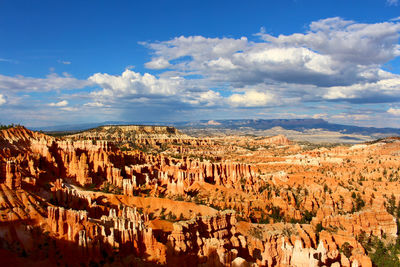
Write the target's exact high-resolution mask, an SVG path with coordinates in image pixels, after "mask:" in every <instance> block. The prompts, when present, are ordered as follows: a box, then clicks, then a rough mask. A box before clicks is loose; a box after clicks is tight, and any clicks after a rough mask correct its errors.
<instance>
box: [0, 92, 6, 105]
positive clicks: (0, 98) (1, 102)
mask: <svg viewBox="0 0 400 267" xmlns="http://www.w3.org/2000/svg"><path fill="white" fill-rule="evenodd" d="M6 102H7V101H6V98H5V97H4V95H2V94H0V106H1V105H4V104H5V103H6Z"/></svg>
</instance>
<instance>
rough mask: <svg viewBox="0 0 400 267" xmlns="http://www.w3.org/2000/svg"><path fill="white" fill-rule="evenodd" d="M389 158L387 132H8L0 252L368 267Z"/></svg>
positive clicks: (51, 260)
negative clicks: (335, 140) (330, 135)
mask: <svg viewBox="0 0 400 267" xmlns="http://www.w3.org/2000/svg"><path fill="white" fill-rule="evenodd" d="M399 159H400V142H399V140H398V139H396V138H388V139H384V140H380V141H378V142H372V143H368V144H363V145H356V146H339V145H333V146H325V147H321V146H314V145H310V144H299V143H296V142H293V141H290V140H288V139H287V138H286V137H285V136H282V135H278V136H273V137H261V138H260V137H252V136H224V137H221V136H217V137H207V138H194V137H190V136H187V135H184V134H182V133H180V132H179V131H177V130H176V129H174V128H171V127H157V126H107V127H100V128H98V129H97V130H96V129H94V130H90V131H88V132H82V133H79V134H74V135H70V136H66V137H61V138H55V137H51V136H48V135H45V134H42V133H38V132H32V131H30V130H28V129H25V128H23V127H15V128H10V129H7V130H2V131H0V207H1V209H0V241H1V242H0V246H1V247H0V252H1V253H3V254H4V255H5V256H7V259H8V260H9V261H12V262H14V263H15V264H17V265H18V264H23V263H26V264H28V265H32V266H36V265H44V264H45V265H65V264H68V265H71V266H72V265H85V266H89V265H95V264H97V265H102V264H103V265H104V264H109V265H117V266H126V265H129V264H132V265H134V266H136V265H138V266H141V265H145V266H147V265H149V266H151V265H157V264H159V265H160V264H161V265H167V266H372V264H373V262H372V260H371V259H373V260H376V259H377V258H376V257H377V255H374V254H373V253H374V251H376V248H377V246H378V245H380V246H386V244H393V243H394V242H395V241H396V239H397V232H398V229H397V220H398V216H399V215H400V212H399V210H400V207H399V200H400V185H399V183H398V180H399V178H400V177H399V170H400V163H399V162H400V160H399ZM379 241H383V242H382V243H379ZM372 256H373V257H372ZM381 257H383V256H382V255H381ZM146 264H147V265H146Z"/></svg>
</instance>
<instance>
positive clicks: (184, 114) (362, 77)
mask: <svg viewBox="0 0 400 267" xmlns="http://www.w3.org/2000/svg"><path fill="white" fill-rule="evenodd" d="M399 16H400V3H398V1H396V0H390V1H385V0H380V1H378V0H376V1H365V0H364V1H355V0H353V1H348V0H347V1H342V0H332V1H331V0H324V1H321V0H315V1H305V0H303V1H302V0H283V1H235V0H231V1H204V0H203V1H161V0H160V1H18V0H14V1H0V112H1V115H0V123H11V122H14V123H22V124H24V125H27V126H49V125H59V124H67V123H86V122H102V121H108V120H113V121H136V122H145V121H155V122H157V121H159V122H168V121H183V120H198V119H232V118H265V119H271V118H323V119H326V120H328V121H330V122H336V123H346V124H355V125H363V126H377V127H386V126H390V127H400V59H399V56H400V46H399V33H400V17H399Z"/></svg>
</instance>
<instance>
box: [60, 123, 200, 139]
mask: <svg viewBox="0 0 400 267" xmlns="http://www.w3.org/2000/svg"><path fill="white" fill-rule="evenodd" d="M66 138H69V139H74V140H82V139H95V140H113V141H135V140H140V139H160V140H163V139H193V138H192V137H190V136H188V135H185V134H182V133H181V132H179V131H178V130H177V129H176V128H174V127H169V126H146V125H106V126H100V127H97V128H94V129H90V130H87V131H84V132H81V133H77V134H73V135H69V136H67V137H66Z"/></svg>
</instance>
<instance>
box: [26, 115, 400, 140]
mask: <svg viewBox="0 0 400 267" xmlns="http://www.w3.org/2000/svg"><path fill="white" fill-rule="evenodd" d="M102 125H160V126H174V127H176V128H178V129H181V130H182V131H183V132H184V133H186V134H188V135H192V136H205V135H237V134H240V135H242V134H243V135H257V136H272V135H277V134H283V135H285V136H287V137H288V138H290V139H291V140H297V141H310V142H316V143H323V142H335V143H337V142H338V143H360V142H365V141H372V140H375V139H377V138H383V137H387V136H400V129H399V128H374V127H359V126H351V125H342V124H335V123H329V122H327V121H325V120H322V119H272V120H263V119H241V120H200V121H186V122H170V123H164V122H120V121H108V122H103V123H87V124H76V125H59V126H52V127H38V128H33V130H43V131H46V132H58V131H59V132H71V133H73V132H77V131H82V130H87V129H91V128H96V127H99V126H102Z"/></svg>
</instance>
